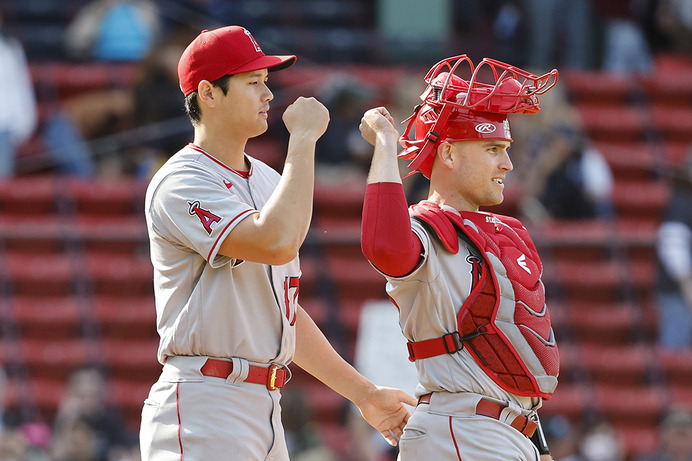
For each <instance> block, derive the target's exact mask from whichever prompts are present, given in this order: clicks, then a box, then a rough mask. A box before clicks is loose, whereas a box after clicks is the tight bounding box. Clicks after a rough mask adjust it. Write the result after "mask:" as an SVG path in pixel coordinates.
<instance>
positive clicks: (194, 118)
mask: <svg viewBox="0 0 692 461" xmlns="http://www.w3.org/2000/svg"><path fill="white" fill-rule="evenodd" d="M231 77H232V75H224V76H223V77H221V78H217V79H216V80H214V81H213V82H211V84H212V85H213V86H216V87H219V88H221V91H223V94H224V95H225V94H226V93H228V85H229V83H230V81H231ZM185 112H187V116H188V117H190V121H191V122H192V124H193V125H197V124H198V123H199V122H200V121H201V120H202V111H201V110H200V108H199V103H198V102H197V90H195V91H193V92H192V93H190V94H188V95H187V96H185Z"/></svg>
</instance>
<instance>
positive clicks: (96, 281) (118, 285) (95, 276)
mask: <svg viewBox="0 0 692 461" xmlns="http://www.w3.org/2000/svg"><path fill="white" fill-rule="evenodd" d="M84 260H85V264H86V266H85V268H84V269H85V271H86V275H87V277H88V278H89V281H90V286H91V290H92V292H93V294H94V295H110V296H125V297H127V296H130V297H138V296H145V295H151V294H152V293H153V268H152V266H151V261H150V259H149V256H148V255H139V256H132V255H116V254H103V253H88V254H86V255H85V256H84Z"/></svg>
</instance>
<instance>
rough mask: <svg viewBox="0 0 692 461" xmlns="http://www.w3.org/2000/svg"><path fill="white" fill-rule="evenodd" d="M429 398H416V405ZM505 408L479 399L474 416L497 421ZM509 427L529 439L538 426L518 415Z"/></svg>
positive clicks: (505, 406)
mask: <svg viewBox="0 0 692 461" xmlns="http://www.w3.org/2000/svg"><path fill="white" fill-rule="evenodd" d="M431 396H432V393H429V394H423V395H421V396H420V397H419V398H418V405H420V404H429V403H430V397H431ZM505 408H507V405H502V404H500V403H497V402H493V401H491V400H486V399H481V400H480V401H479V402H478V404H477V405H476V414H477V415H481V416H488V417H490V418H494V419H497V420H499V419H500V413H502V410H504V409H505ZM510 426H512V427H513V428H514V429H516V430H518V431H519V432H521V433H522V434H524V435H525V436H527V437H531V436H532V435H533V433H534V432H536V428H537V427H538V424H536V422H535V421H533V420H532V419H530V418H527V417H526V416H524V415H519V416H517V417H516V418H514V420H513V421H512V422H511V423H510Z"/></svg>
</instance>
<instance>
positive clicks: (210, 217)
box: [187, 200, 221, 235]
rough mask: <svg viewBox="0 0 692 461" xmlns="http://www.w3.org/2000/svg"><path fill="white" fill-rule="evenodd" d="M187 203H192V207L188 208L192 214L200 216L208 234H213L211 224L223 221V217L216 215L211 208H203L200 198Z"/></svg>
mask: <svg viewBox="0 0 692 461" xmlns="http://www.w3.org/2000/svg"><path fill="white" fill-rule="evenodd" d="M187 204H188V205H190V208H189V210H188V212H189V213H190V215H191V216H197V217H198V218H199V221H200V222H201V223H202V226H204V230H206V231H207V234H209V235H211V231H212V228H211V226H213V225H214V224H216V223H217V222H219V221H221V217H220V216H217V215H215V214H214V213H212V212H211V211H209V210H205V209H204V208H202V207H201V206H200V203H199V200H195V201H194V202H187Z"/></svg>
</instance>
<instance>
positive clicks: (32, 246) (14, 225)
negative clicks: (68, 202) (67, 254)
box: [0, 213, 73, 255]
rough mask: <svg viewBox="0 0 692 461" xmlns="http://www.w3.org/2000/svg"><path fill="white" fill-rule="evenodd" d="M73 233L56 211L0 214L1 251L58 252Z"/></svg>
mask: <svg viewBox="0 0 692 461" xmlns="http://www.w3.org/2000/svg"><path fill="white" fill-rule="evenodd" d="M72 236H73V233H72V232H71V231H70V226H69V224H68V222H66V220H64V219H63V218H61V217H60V216H58V215H57V214H55V213H53V214H47V215H36V216H34V215H26V216H24V215H11V214H4V213H2V214H0V241H1V242H2V245H3V248H4V250H5V251H10V252H14V253H17V254H20V253H32V254H37V255H39V254H46V253H53V254H55V253H61V252H62V251H64V250H65V249H66V247H67V244H68V243H70V242H72V241H73V239H72Z"/></svg>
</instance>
